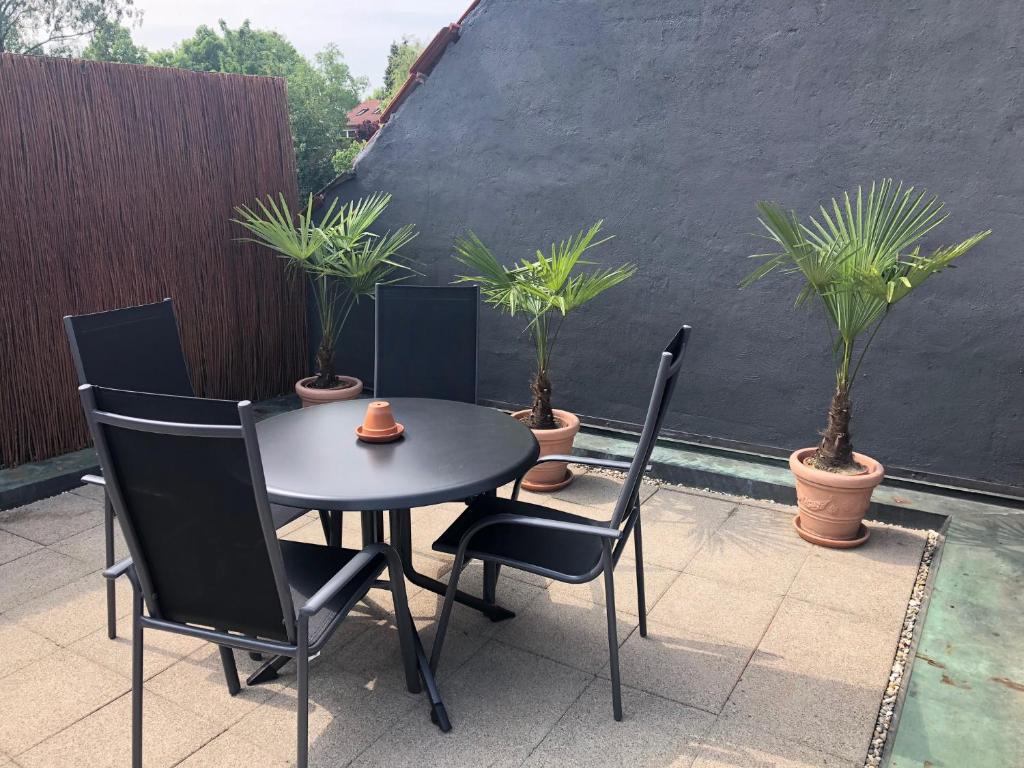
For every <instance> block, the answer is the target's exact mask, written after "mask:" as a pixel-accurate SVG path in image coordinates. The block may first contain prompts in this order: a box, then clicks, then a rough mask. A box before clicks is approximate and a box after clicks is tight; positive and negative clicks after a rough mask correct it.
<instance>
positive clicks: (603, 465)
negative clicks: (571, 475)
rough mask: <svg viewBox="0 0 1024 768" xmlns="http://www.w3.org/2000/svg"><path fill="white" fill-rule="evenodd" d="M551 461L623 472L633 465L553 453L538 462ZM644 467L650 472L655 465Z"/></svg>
mask: <svg viewBox="0 0 1024 768" xmlns="http://www.w3.org/2000/svg"><path fill="white" fill-rule="evenodd" d="M549 461H566V462H570V463H572V464H582V465H583V466H585V467H598V468H600V469H619V470H622V471H623V472H626V471H628V470H629V468H630V467H631V466H632V464H631V462H628V461H617V460H616V459H599V458H597V457H595V456H566V455H557V454H551V455H550V456H541V457H540V458H539V459H537V464H544V463H546V462H549ZM644 469H645V470H646V471H647V472H650V471H651V470H652V469H654V467H652V466H651V465H650V464H648V465H647V466H646V467H644Z"/></svg>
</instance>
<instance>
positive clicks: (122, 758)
mask: <svg viewBox="0 0 1024 768" xmlns="http://www.w3.org/2000/svg"><path fill="white" fill-rule="evenodd" d="M225 695H226V692H225ZM142 706H143V710H142V712H143V714H142V723H143V727H142V754H143V759H144V762H145V765H146V766H147V767H148V766H153V767H154V768H163V767H164V766H168V767H169V766H172V765H175V764H176V763H177V762H178V761H179V760H181V759H182V758H183V757H185V756H186V755H188V754H190V753H192V752H194V751H195V750H196V749H198V748H199V747H200V746H202V745H203V744H204V743H205V742H207V741H208V740H210V739H212V738H213V737H214V736H215V735H216V734H217V729H216V727H215V726H213V725H212V724H211V723H209V722H206V721H204V720H203V719H201V718H198V717H196V716H195V715H192V714H190V713H189V712H186V711H185V710H184V709H182V708H181V707H178V706H176V705H175V704H173V703H172V702H169V701H167V700H166V699H164V698H162V697H160V696H157V695H155V694H152V693H150V692H149V691H145V692H144V693H143V698H142ZM131 722H132V716H131V695H130V694H126V695H124V696H121V697H120V698H119V699H117V700H116V701H113V702H111V703H110V704H107V705H106V706H105V707H103V708H101V709H99V710H97V711H95V712H93V713H92V714H90V715H88V716H87V717H84V718H82V719H81V720H79V721H78V722H76V723H75V724H74V725H72V726H71V727H70V728H67V729H65V730H63V731H61V732H60V733H58V734H56V735H54V736H51V737H50V738H48V739H47V740H46V741H44V742H42V743H41V744H38V745H37V746H35V747H33V748H32V749H31V750H29V751H28V752H25V753H24V754H22V755H19V757H18V762H20V763H21V764H22V765H23V766H24V768H53V766H58V765H88V766H89V768H121V767H122V766H125V765H130V764H131Z"/></svg>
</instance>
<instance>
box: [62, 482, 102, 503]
mask: <svg viewBox="0 0 1024 768" xmlns="http://www.w3.org/2000/svg"><path fill="white" fill-rule="evenodd" d="M69 492H70V493H73V494H75V495H77V496H84V497H85V498H87V499H92V500H93V501H99V502H102V501H103V499H104V498H105V497H106V494H107V492H106V490H105V489H104V488H103V487H102V486H99V485H92V484H91V483H86V484H82V485H79V486H78V487H76V488H72V489H71V490H70V491H69Z"/></svg>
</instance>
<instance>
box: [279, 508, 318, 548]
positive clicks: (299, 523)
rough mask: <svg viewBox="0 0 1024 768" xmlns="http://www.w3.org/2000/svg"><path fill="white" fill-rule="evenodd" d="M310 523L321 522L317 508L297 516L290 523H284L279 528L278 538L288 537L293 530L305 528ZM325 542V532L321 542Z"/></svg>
mask: <svg viewBox="0 0 1024 768" xmlns="http://www.w3.org/2000/svg"><path fill="white" fill-rule="evenodd" d="M310 523H316V524H317V525H319V524H320V515H319V514H318V513H317V511H316V510H312V509H311V510H309V511H308V512H306V514H304V515H302V517H297V518H295V519H294V520H292V521H291V522H290V523H286V524H284V525H282V526H281V527H280V528H278V529H277V535H278V538H282V539H286V538H288V534H289V533H291V532H292V531H296V530H298V529H299V528H303V527H305V526H307V525H309V524H310ZM322 530H323V529H322V528H321V531H322ZM323 542H324V537H323V534H321V536H320V542H319V543H321V544H323Z"/></svg>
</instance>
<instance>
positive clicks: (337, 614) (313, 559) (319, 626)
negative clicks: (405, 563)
mask: <svg viewBox="0 0 1024 768" xmlns="http://www.w3.org/2000/svg"><path fill="white" fill-rule="evenodd" d="M358 554H359V550H356V549H342V548H339V547H325V546H323V545H321V544H307V543H306V542H302V541H287V540H282V541H281V557H282V559H283V560H284V569H285V572H286V573H287V575H288V587H289V589H290V591H291V593H292V603H293V604H294V605H305V603H306V601H307V600H309V598H311V597H312V596H313V595H315V594H316V593H317V592H319V591H320V589H321V588H322V587H323V586H324V584H326V583H327V582H328V581H330V580H331V578H332V577H333V576H334V574H336V573H337V572H338V571H340V570H341V569H342V568H344V567H345V566H346V565H347V564H348V563H349V562H351V560H352V558H354V557H355V556H356V555H358ZM387 565H388V561H387V558H386V557H385V556H384V555H383V554H382V553H377V554H376V555H374V556H373V557H372V558H371V559H370V560H369V561H368V562H367V563H366V565H364V566H363V567H361V568H360V569H359V571H358V572H357V573H356V574H355V575H353V577H352V580H351V581H350V582H348V583H347V584H346V585H345V586H344V587H342V588H341V589H340V590H338V592H337V593H336V594H334V595H333V596H332V597H331V599H330V600H328V601H327V602H326V603H325V604H324V607H323V608H322V609H320V612H319V613H317V614H316V615H315V616H311V617H310V619H309V645H310V647H317V646H318V645H319V641H320V640H321V638H323V636H324V635H325V634H326V633H327V632H328V631H329V630H331V629H332V628H333V627H334V626H335V625H336V624H337V623H338V622H339V621H340V620H341V619H343V618H344V617H345V614H346V613H348V612H349V609H351V607H352V606H353V605H354V604H355V602H356V601H357V600H360V599H361V598H362V597H363V595H364V594H366V589H367V585H368V584H371V583H372V582H373V581H374V580H375V579H376V578H377V577H378V576H380V574H381V573H382V572H383V571H384V569H385V568H386V567H387Z"/></svg>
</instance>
